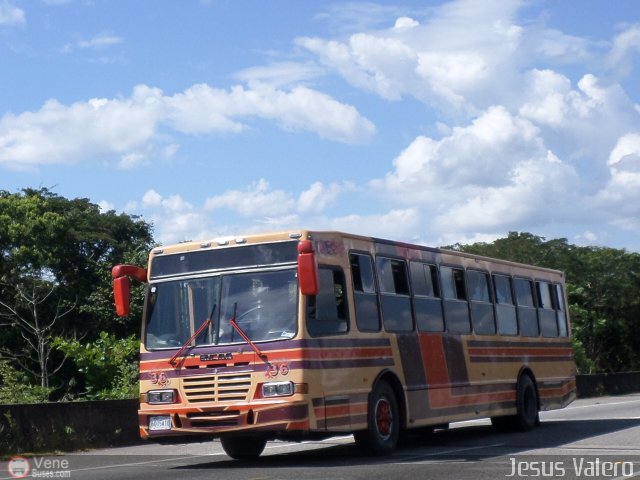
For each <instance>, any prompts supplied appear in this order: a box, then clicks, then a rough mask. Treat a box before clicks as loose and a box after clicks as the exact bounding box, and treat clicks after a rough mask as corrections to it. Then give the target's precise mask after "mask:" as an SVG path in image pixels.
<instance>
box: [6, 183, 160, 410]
mask: <svg viewBox="0 0 640 480" xmlns="http://www.w3.org/2000/svg"><path fill="white" fill-rule="evenodd" d="M153 244H154V242H153V238H152V234H151V225H149V224H148V223H146V222H144V221H143V220H140V219H138V218H136V217H133V216H129V215H126V214H116V213H115V212H114V211H109V212H101V211H100V207H99V206H98V205H96V204H93V203H91V202H89V200H87V199H82V198H77V199H66V198H64V197H61V196H58V195H56V194H55V193H53V192H51V191H49V190H48V189H46V188H42V189H38V190H36V189H24V190H22V191H21V192H19V193H9V192H7V191H0V257H1V258H2V262H0V328H3V334H2V335H0V358H4V359H9V360H10V361H11V362H12V365H14V366H17V365H19V366H20V369H21V371H24V372H31V373H30V375H29V381H30V382H34V381H36V380H37V381H38V383H40V384H41V385H42V386H48V385H67V386H68V385H71V384H73V383H74V379H75V381H76V385H77V387H73V388H81V387H82V385H83V383H84V378H82V377H80V378H75V376H76V375H77V373H76V371H75V370H73V369H72V367H73V365H71V362H67V364H63V365H61V363H60V362H61V361H62V359H63V355H62V354H61V352H60V351H51V350H50V344H51V340H52V339H53V338H54V337H66V338H70V337H73V338H84V339H86V341H88V342H91V341H94V340H97V339H98V338H99V336H98V335H99V332H101V331H105V332H108V333H111V334H114V335H116V336H117V337H119V338H122V337H128V336H130V335H131V334H133V333H135V332H137V331H138V328H139V318H140V315H141V312H140V309H141V305H142V301H141V298H142V295H143V293H142V292H143V287H142V286H135V287H134V289H133V290H132V298H133V302H132V306H134V308H133V309H132V314H131V315H130V316H129V317H128V318H125V319H120V318H118V317H116V315H115V311H114V308H113V300H112V283H111V282H112V279H111V275H110V270H111V267H113V266H114V265H116V264H118V263H127V262H129V263H136V264H138V265H145V264H146V256H147V253H148V251H149V249H150V248H152V246H153ZM25 300H27V301H26V303H25ZM7 326H11V327H15V328H6V327H7ZM50 378H53V381H51V382H50ZM63 393H65V392H63V391H61V390H58V391H57V393H56V396H57V397H58V398H59V397H60V396H61V395H62V394H63ZM75 393H77V392H66V393H65V395H67V394H70V395H71V396H73V394H75Z"/></svg>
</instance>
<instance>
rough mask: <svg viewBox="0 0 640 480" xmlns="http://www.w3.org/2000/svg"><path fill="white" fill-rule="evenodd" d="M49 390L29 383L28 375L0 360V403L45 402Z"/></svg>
mask: <svg viewBox="0 0 640 480" xmlns="http://www.w3.org/2000/svg"><path fill="white" fill-rule="evenodd" d="M51 390H52V389H51V388H46V387H41V386H39V385H31V384H30V383H29V378H28V376H26V375H24V374H23V373H21V372H19V371H18V370H16V369H15V368H13V367H12V366H11V364H10V363H9V362H7V361H5V360H0V404H10V403H42V402H46V401H47V400H48V398H49V394H50V393H51Z"/></svg>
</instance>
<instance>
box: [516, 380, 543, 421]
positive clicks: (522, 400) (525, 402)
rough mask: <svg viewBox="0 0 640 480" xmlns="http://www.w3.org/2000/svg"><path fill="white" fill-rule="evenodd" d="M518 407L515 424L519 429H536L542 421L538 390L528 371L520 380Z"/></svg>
mask: <svg viewBox="0 0 640 480" xmlns="http://www.w3.org/2000/svg"><path fill="white" fill-rule="evenodd" d="M516 408H517V413H516V415H515V417H514V426H515V428H516V429H517V430H520V431H522V432H526V431H529V430H532V429H534V428H535V427H536V426H537V425H538V424H539V423H540V415H539V409H538V390H537V389H536V384H535V383H534V381H533V380H532V378H531V377H530V376H529V375H527V374H526V373H525V374H523V375H521V376H520V379H519V380H518V386H517V387H516Z"/></svg>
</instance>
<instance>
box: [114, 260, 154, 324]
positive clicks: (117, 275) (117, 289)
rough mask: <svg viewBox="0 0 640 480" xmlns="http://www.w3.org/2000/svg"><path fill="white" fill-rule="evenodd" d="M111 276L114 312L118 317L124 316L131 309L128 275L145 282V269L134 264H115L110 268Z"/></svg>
mask: <svg viewBox="0 0 640 480" xmlns="http://www.w3.org/2000/svg"><path fill="white" fill-rule="evenodd" d="M111 277H112V278H113V298H114V300H115V304H116V314H117V315H118V316H119V317H126V316H127V315H129V312H130V310H131V308H130V306H131V289H130V287H129V277H132V278H134V279H136V280H137V281H139V282H146V281H147V271H146V270H145V269H144V268H141V267H136V266H135V265H116V266H115V267H113V268H112V269H111Z"/></svg>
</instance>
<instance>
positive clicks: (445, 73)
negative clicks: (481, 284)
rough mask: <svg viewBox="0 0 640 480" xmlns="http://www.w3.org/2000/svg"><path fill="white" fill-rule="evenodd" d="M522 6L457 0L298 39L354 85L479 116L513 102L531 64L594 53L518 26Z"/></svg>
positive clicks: (575, 41) (539, 29)
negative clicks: (368, 26)
mask: <svg viewBox="0 0 640 480" xmlns="http://www.w3.org/2000/svg"><path fill="white" fill-rule="evenodd" d="M524 5H525V4H524V2H522V1H520V0H489V1H483V2H478V1H476V0H459V1H453V2H448V3H445V4H442V5H440V6H438V7H435V8H432V9H429V10H428V12H427V14H425V15H424V18H423V19H421V20H420V21H418V20H416V19H415V18H411V17H406V16H405V17H400V18H397V19H396V21H395V23H394V24H393V26H391V27H389V28H387V29H377V30H370V31H359V32H356V33H353V34H351V35H350V36H348V38H347V39H345V40H334V39H321V38H317V37H301V38H298V39H297V40H296V44H297V45H298V46H300V47H302V48H304V49H306V50H308V51H309V52H310V53H312V54H313V55H315V56H316V57H317V59H318V61H319V62H320V63H321V64H322V65H323V66H324V67H325V68H326V69H327V70H328V71H334V72H336V73H337V74H338V75H340V76H341V77H343V78H344V79H345V80H346V81H347V82H349V83H350V84H351V85H353V86H355V87H357V88H360V89H364V90H367V91H370V92H373V93H375V94H377V95H379V96H381V97H382V98H384V99H387V100H398V99H400V98H403V97H406V96H411V97H413V98H416V99H418V100H419V101H421V102H424V103H427V104H429V105H432V106H435V107H437V108H440V109H442V110H443V111H445V112H448V113H452V112H455V113H457V114H460V113H462V114H465V115H467V116H468V117H474V116H476V115H477V114H478V113H479V112H480V111H482V110H483V109H486V108H488V107H489V106H490V105H491V104H497V103H499V104H505V105H508V103H509V100H514V98H513V96H514V94H517V93H518V92H519V91H520V89H521V86H522V82H523V77H522V74H523V72H526V70H527V68H530V66H532V65H536V64H538V63H540V62H546V63H555V64H564V63H575V62H577V61H583V60H585V59H586V58H588V57H589V53H588V47H589V44H588V42H586V41H585V40H583V39H581V38H578V37H575V36H570V35H566V34H563V33H562V32H560V31H557V30H553V29H548V28H544V27H543V26H542V25H540V24H537V23H534V24H529V25H527V26H524V25H522V24H520V23H519V22H518V18H517V17H518V13H519V11H520V10H521V9H522V8H523V6H524Z"/></svg>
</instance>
